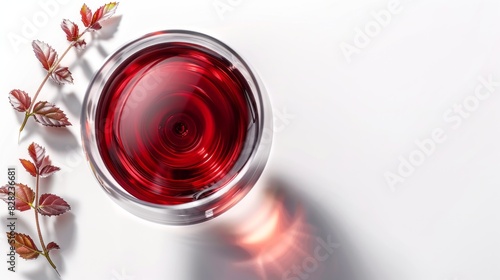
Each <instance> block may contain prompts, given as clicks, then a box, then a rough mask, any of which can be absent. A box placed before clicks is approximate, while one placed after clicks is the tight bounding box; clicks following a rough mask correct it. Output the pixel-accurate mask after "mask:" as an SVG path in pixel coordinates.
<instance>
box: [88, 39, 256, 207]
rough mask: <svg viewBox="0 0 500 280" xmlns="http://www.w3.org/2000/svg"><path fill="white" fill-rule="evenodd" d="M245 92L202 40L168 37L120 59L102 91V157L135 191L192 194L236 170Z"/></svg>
mask: <svg viewBox="0 0 500 280" xmlns="http://www.w3.org/2000/svg"><path fill="white" fill-rule="evenodd" d="M249 93H250V91H249V86H248V83H247V82H246V79H245V78H244V77H243V76H242V75H241V73H240V72H239V71H238V70H236V67H234V65H232V64H231V63H230V62H229V61H228V60H226V59H224V58H222V57H221V56H219V55H217V54H216V53H214V52H213V51H210V50H208V49H206V48H204V47H201V46H198V45H194V44H187V43H165V44H162V45H156V46H154V47H150V48H148V49H145V50H142V51H140V52H138V53H137V54H135V55H134V56H133V57H131V58H129V59H128V60H127V61H125V62H124V63H122V65H120V67H119V68H118V69H117V70H116V71H115V73H114V74H113V75H112V76H111V77H110V78H109V79H108V82H107V83H106V86H105V87H104V89H103V92H102V94H101V97H100V100H99V104H98V107H97V112H96V130H97V142H98V146H99V152H100V154H101V157H102V159H103V161H104V163H105V165H106V167H107V169H108V170H109V172H110V173H111V175H112V176H113V177H114V178H115V180H116V181H117V182H118V184H120V185H121V186H122V187H123V188H124V189H125V190H126V191H127V192H129V193H130V194H131V195H133V196H135V197H137V198H138V199H141V200H143V201H148V202H152V203H157V204H168V205H174V204H180V203H186V202H189V201H193V200H196V199H197V198H199V197H200V196H205V195H206V193H209V192H213V191H216V188H215V189H214V186H219V185H223V183H224V182H225V181H221V180H227V181H229V180H230V179H231V178H232V177H234V176H235V175H236V174H237V172H238V171H239V170H238V168H239V167H241V166H238V164H236V163H237V162H240V161H238V159H239V157H240V156H241V155H242V153H243V151H244V150H246V149H244V148H245V145H247V144H253V143H248V142H249V141H247V136H248V135H247V134H248V133H247V129H248V128H249V123H250V122H251V117H250V116H251V113H250V109H249V107H250V104H251V97H249V96H248V95H249ZM214 184H216V185H214Z"/></svg>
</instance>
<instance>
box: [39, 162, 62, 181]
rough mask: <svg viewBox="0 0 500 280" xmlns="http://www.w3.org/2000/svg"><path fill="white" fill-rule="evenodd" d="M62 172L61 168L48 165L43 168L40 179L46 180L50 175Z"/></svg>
mask: <svg viewBox="0 0 500 280" xmlns="http://www.w3.org/2000/svg"><path fill="white" fill-rule="evenodd" d="M59 170H61V168H59V167H57V166H53V165H47V166H44V167H43V168H42V170H41V171H40V177H42V178H46V177H49V176H50V175H52V174H54V173H56V172H57V171H59Z"/></svg>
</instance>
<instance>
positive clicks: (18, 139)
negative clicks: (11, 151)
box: [17, 112, 31, 144]
mask: <svg viewBox="0 0 500 280" xmlns="http://www.w3.org/2000/svg"><path fill="white" fill-rule="evenodd" d="M30 116H31V114H28V112H26V114H25V115H24V120H23V123H22V124H21V128H19V135H18V136H17V143H18V144H19V141H20V140H21V131H23V129H24V127H25V126H26V123H27V122H28V119H29V118H30Z"/></svg>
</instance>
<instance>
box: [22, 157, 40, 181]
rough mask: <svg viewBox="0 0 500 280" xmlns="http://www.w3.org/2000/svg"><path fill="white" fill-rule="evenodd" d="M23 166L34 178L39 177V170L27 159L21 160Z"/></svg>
mask: <svg viewBox="0 0 500 280" xmlns="http://www.w3.org/2000/svg"><path fill="white" fill-rule="evenodd" d="M19 161H20V162H21V164H22V165H23V167H24V169H26V171H27V172H28V173H29V174H30V175H31V176H33V177H36V175H37V168H36V166H35V165H34V164H33V163H32V162H31V161H29V160H26V159H19Z"/></svg>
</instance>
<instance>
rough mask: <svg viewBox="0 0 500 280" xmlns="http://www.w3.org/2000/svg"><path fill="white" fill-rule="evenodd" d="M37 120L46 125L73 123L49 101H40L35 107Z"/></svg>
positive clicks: (34, 111) (54, 125) (58, 125)
mask: <svg viewBox="0 0 500 280" xmlns="http://www.w3.org/2000/svg"><path fill="white" fill-rule="evenodd" d="M33 114H34V115H35V120H36V121H37V122H38V123H40V124H42V125H45V126H53V127H65V126H68V125H71V123H70V122H69V121H68V118H67V117H66V114H65V113H64V112H63V111H62V110H61V109H59V108H58V107H56V106H55V105H54V104H52V103H49V102H47V101H40V102H38V103H37V104H35V107H34V108H33Z"/></svg>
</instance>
